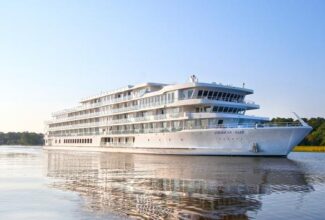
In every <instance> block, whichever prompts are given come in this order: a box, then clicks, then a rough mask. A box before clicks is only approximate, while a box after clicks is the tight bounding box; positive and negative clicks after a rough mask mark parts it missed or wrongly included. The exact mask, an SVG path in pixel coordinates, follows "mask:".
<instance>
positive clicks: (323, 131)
mask: <svg viewBox="0 0 325 220" xmlns="http://www.w3.org/2000/svg"><path fill="white" fill-rule="evenodd" d="M303 120H304V121H305V122H307V123H308V124H309V125H310V126H311V127H313V130H312V131H311V132H310V133H309V135H308V136H306V137H305V138H304V140H303V141H302V142H301V143H300V144H299V145H300V146H325V118H319V117H318V118H310V119H307V118H303ZM272 122H276V123H277V122H281V123H282V122H288V123H290V122H297V120H294V119H292V118H273V119H272Z"/></svg>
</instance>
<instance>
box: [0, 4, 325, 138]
mask: <svg viewBox="0 0 325 220" xmlns="http://www.w3.org/2000/svg"><path fill="white" fill-rule="evenodd" d="M192 73H195V74H197V76H198V78H199V80H200V81H206V82H212V81H215V82H222V83H225V84H232V85H238V86H241V85H242V83H243V82H245V83H246V85H247V87H249V88H252V89H254V90H255V92H256V94H254V95H252V96H251V97H248V99H250V100H254V101H256V102H257V103H259V104H260V105H261V110H257V111H252V112H251V114H254V115H261V116H269V117H274V116H283V117H286V116H292V115H291V112H292V111H296V112H297V113H298V114H300V115H301V116H303V117H312V116H322V117H325V98H324V96H325V87H324V83H325V1H321V0H320V1H315V0H308V1H307V0H306V1H299V0H292V1H289V0H288V1H282V0H281V1H269V0H268V1H261V0H258V1H239V0H238V1H229V0H227V1H212V0H211V1H188V0H183V1H139V0H137V1H120V0H119V1H107V0H105V1H80V0H76V1H72V0H70V1H58V0H56V1H43V0H42V1H41V0H39V1H15V0H10V1H0V77H1V86H0V94H1V95H0V98H1V100H0V101H1V108H0V131H25V130H28V131H40V132H41V131H43V127H44V126H43V121H45V120H47V119H49V117H50V114H51V112H53V111H57V110H60V109H63V108H66V107H72V106H74V105H77V102H78V101H79V100H80V98H82V97H85V96H89V95H94V94H97V93H99V92H100V91H106V90H111V89H115V88H118V87H123V86H125V85H127V84H136V83H141V82H145V81H150V82H164V83H175V82H185V81H187V80H188V76H189V75H190V74H192ZM249 113H250V112H248V114H249Z"/></svg>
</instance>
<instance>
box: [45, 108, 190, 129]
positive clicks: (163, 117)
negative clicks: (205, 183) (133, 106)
mask: <svg viewBox="0 0 325 220" xmlns="http://www.w3.org/2000/svg"><path fill="white" fill-rule="evenodd" d="M187 116H188V113H186V112H180V113H169V114H159V115H149V116H144V117H135V118H125V119H117V120H111V121H101V122H91V123H83V124H76V125H65V126H57V127H51V128H48V131H57V130H69V129H78V128H90V127H100V126H109V125H116V124H127V123H138V122H145V121H159V120H167V119H174V118H180V119H184V117H187Z"/></svg>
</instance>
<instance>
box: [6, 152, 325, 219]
mask: <svg viewBox="0 0 325 220" xmlns="http://www.w3.org/2000/svg"><path fill="white" fill-rule="evenodd" d="M0 219H24V220H25V219H60V220H66V219H69V220H70V219H78V220H79V219H195V220H196V219H325V154H322V153H291V154H290V155H289V157H288V159H287V158H250V157H206V156H165V155H141V154H120V153H89V152H87V153H86V152H73V151H55V150H53V151H52V150H51V151H44V150H42V148H40V147H21V146H1V147H0Z"/></svg>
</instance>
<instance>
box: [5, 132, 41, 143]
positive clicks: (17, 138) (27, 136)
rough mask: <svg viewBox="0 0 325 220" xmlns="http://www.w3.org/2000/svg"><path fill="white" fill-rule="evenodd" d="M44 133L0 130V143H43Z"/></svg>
mask: <svg viewBox="0 0 325 220" xmlns="http://www.w3.org/2000/svg"><path fill="white" fill-rule="evenodd" d="M43 144H44V135H43V134H39V133H34V132H8V133H4V132H0V145H43Z"/></svg>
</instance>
